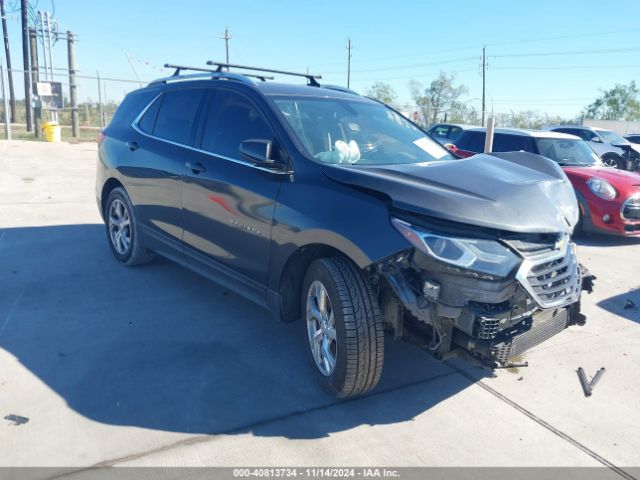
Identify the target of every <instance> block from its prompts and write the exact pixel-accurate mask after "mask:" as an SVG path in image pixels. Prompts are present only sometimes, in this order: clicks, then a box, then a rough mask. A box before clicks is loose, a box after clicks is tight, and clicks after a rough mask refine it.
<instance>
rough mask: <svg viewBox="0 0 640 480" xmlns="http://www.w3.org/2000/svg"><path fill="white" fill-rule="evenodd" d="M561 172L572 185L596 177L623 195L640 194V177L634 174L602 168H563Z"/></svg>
mask: <svg viewBox="0 0 640 480" xmlns="http://www.w3.org/2000/svg"><path fill="white" fill-rule="evenodd" d="M563 170H564V171H565V173H566V174H567V176H568V177H569V179H570V180H571V181H572V182H574V183H575V182H576V181H578V180H582V181H583V182H586V181H587V180H589V179H590V178H593V177H598V178H602V179H603V180H606V181H607V182H609V183H610V184H611V185H613V187H614V188H615V189H616V190H618V191H619V192H622V193H624V194H631V193H638V192H640V175H639V174H637V173H634V172H627V171H625V170H618V169H616V168H611V167H604V166H598V167H564V168H563Z"/></svg>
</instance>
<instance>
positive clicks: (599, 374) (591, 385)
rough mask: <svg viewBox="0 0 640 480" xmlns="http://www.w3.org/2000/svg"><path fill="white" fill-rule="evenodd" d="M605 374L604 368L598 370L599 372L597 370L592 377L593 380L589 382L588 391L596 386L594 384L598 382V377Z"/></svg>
mask: <svg viewBox="0 0 640 480" xmlns="http://www.w3.org/2000/svg"><path fill="white" fill-rule="evenodd" d="M604 372H605V369H604V367H602V368H600V370H598V371H597V372H596V374H595V375H594V376H593V378H592V379H591V382H589V389H590V390H593V387H595V386H596V384H597V383H598V382H599V381H600V377H602V374H603V373H604Z"/></svg>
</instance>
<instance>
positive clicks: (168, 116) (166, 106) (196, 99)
mask: <svg viewBox="0 0 640 480" xmlns="http://www.w3.org/2000/svg"><path fill="white" fill-rule="evenodd" d="M203 97H204V90H203V89H196V88H191V89H183V90H173V91H171V92H166V93H165V94H164V95H163V96H162V99H161V103H160V108H159V110H158V115H157V117H156V122H155V126H154V127H153V135H155V136H156V137H160V138H164V139H165V140H170V141H172V142H176V143H180V144H183V145H190V144H191V143H192V142H191V139H192V138H193V137H192V134H193V131H194V128H195V126H196V120H197V115H198V111H199V109H200V104H201V103H202V99H203Z"/></svg>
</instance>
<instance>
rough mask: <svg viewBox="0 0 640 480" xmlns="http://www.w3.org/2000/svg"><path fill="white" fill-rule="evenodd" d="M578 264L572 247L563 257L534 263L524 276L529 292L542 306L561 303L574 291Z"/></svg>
mask: <svg viewBox="0 0 640 480" xmlns="http://www.w3.org/2000/svg"><path fill="white" fill-rule="evenodd" d="M578 277H579V273H578V265H577V262H576V259H575V257H574V255H573V252H572V249H571V248H568V249H567V250H566V254H565V256H564V257H561V258H556V259H554V260H549V261H543V262H540V263H536V264H534V265H533V266H532V267H531V268H530V270H529V272H528V273H527V276H526V280H525V281H526V283H527V285H526V286H528V287H529V288H528V290H529V292H530V293H533V295H534V296H535V299H536V300H537V301H538V303H540V305H541V306H543V307H550V306H555V305H559V304H562V303H563V302H564V301H565V300H568V299H569V297H571V296H572V295H574V294H575V293H576V289H577V288H578V284H579V281H578Z"/></svg>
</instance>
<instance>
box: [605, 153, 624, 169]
mask: <svg viewBox="0 0 640 480" xmlns="http://www.w3.org/2000/svg"><path fill="white" fill-rule="evenodd" d="M602 162H603V163H604V164H605V165H608V166H610V167H614V168H617V169H618V170H626V169H627V161H626V160H625V159H624V158H622V157H621V156H620V155H616V154H615V153H612V154H609V155H603V156H602Z"/></svg>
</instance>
